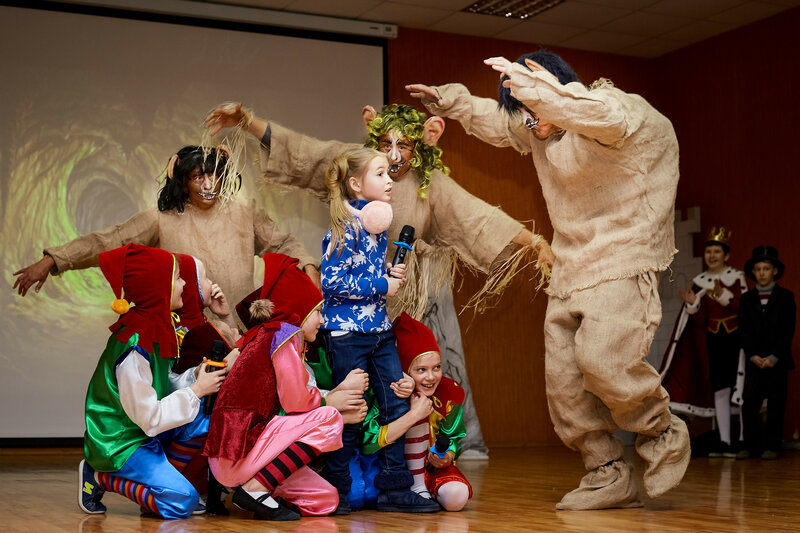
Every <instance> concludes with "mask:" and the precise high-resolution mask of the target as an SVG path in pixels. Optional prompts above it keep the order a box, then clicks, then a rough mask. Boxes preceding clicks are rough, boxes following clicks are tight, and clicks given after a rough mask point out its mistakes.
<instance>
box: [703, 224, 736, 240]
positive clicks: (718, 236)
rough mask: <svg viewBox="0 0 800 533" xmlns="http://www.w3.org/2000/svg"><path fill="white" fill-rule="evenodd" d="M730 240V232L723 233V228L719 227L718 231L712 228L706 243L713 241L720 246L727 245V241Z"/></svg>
mask: <svg viewBox="0 0 800 533" xmlns="http://www.w3.org/2000/svg"><path fill="white" fill-rule="evenodd" d="M730 238H731V232H730V231H729V232H728V233H725V227H724V226H720V227H719V231H717V228H714V227H712V228H711V231H709V232H708V238H707V239H706V242H710V241H715V242H720V243H722V244H728V239H730Z"/></svg>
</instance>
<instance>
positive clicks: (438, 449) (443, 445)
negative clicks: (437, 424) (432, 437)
mask: <svg viewBox="0 0 800 533" xmlns="http://www.w3.org/2000/svg"><path fill="white" fill-rule="evenodd" d="M449 447H450V437H448V436H447V435H445V434H444V433H439V435H438V436H437V437H436V442H434V444H433V446H431V452H433V453H435V454H436V455H438V456H439V458H440V459H444V457H445V455H447V449H448V448H449ZM426 468H427V469H428V472H433V471H434V469H435V467H434V466H433V465H432V464H431V463H428V465H427V466H426Z"/></svg>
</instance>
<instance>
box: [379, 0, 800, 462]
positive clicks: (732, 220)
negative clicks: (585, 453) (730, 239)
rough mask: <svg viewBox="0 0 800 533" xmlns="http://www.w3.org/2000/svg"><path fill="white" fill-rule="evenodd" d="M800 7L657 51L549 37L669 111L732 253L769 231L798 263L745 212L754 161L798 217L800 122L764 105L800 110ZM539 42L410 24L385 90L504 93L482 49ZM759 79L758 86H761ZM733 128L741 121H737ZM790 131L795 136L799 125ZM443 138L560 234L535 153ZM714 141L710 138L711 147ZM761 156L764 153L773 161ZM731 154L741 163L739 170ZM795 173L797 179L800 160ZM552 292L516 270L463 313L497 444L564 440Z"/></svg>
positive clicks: (688, 170)
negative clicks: (555, 388)
mask: <svg viewBox="0 0 800 533" xmlns="http://www.w3.org/2000/svg"><path fill="white" fill-rule="evenodd" d="M798 13H800V9H795V10H793V11H790V12H789V14H790V15H791V17H788V16H786V15H780V16H778V17H774V18H772V19H769V20H767V21H764V22H761V23H757V24H755V25H753V26H751V27H748V28H743V29H740V30H737V31H734V32H731V33H729V34H726V35H724V36H721V37H719V38H716V39H712V40H710V41H706V42H704V43H700V44H698V45H695V46H693V47H691V48H688V49H686V50H685V51H681V52H677V53H673V54H670V55H667V56H666V57H664V58H659V59H655V60H646V59H638V58H631V57H624V56H616V55H611V54H601V53H592V52H584V51H578V50H569V49H560V48H557V47H550V49H551V50H552V51H554V52H556V53H558V54H560V55H561V56H562V57H563V58H564V59H565V60H566V61H567V62H569V63H570V64H571V65H572V66H573V68H574V69H575V71H576V72H577V73H578V75H579V76H580V77H581V80H582V81H583V82H584V83H590V82H591V81H592V80H594V79H596V78H598V77H601V76H604V77H607V78H611V79H612V80H613V81H614V82H615V83H616V84H617V86H619V87H620V88H622V89H623V90H626V91H628V92H635V93H638V94H641V95H643V96H644V97H645V98H647V99H648V100H650V101H652V102H653V103H654V104H655V105H656V106H657V107H658V108H659V109H660V110H662V112H664V114H666V115H667V116H668V117H670V118H673V121H674V122H675V124H676V131H677V132H678V136H679V141H680V142H681V151H682V176H683V177H682V179H681V185H680V189H679V196H678V204H677V206H678V207H679V208H684V207H688V206H693V205H700V206H701V207H702V211H703V216H704V219H705V221H707V222H708V223H709V224H711V222H712V220H713V219H715V218H719V222H716V221H714V223H717V224H719V223H723V224H726V225H730V226H732V227H734V228H736V229H738V228H742V229H741V233H739V232H738V231H737V234H738V235H742V241H741V242H742V243H743V244H742V245H741V247H742V248H741V249H740V250H739V251H738V252H737V253H736V254H735V255H734V257H733V262H734V264H736V265H741V264H742V263H743V262H744V260H745V259H746V257H745V255H747V256H749V254H745V253H743V252H742V250H749V248H751V247H752V246H754V245H756V244H758V243H759V242H761V240H763V239H766V240H767V241H770V242H773V243H775V244H776V246H778V247H779V248H780V249H781V251H782V254H783V253H786V257H787V260H789V261H790V262H789V267H790V268H792V267H793V266H794V267H796V266H797V265H800V260H797V259H793V258H796V254H797V251H790V250H789V244H788V243H787V242H786V241H785V240H781V239H777V238H775V239H772V238H771V236H773V235H776V233H777V232H776V231H774V230H771V229H770V228H767V227H765V228H764V231H762V232H761V233H757V232H755V231H751V232H750V233H748V234H746V235H747V237H746V238H745V232H744V227H745V226H746V224H745V223H744V221H743V220H742V219H743V215H745V214H746V213H748V212H752V213H755V209H754V206H752V202H748V201H747V200H748V199H752V198H753V194H752V193H753V191H752V187H753V184H754V181H755V180H754V178H755V177H756V175H755V174H756V173H757V175H758V177H759V179H762V178H766V177H767V172H768V173H769V178H768V181H767V183H775V180H779V179H780V180H783V181H782V182H781V183H780V184H776V185H775V186H774V187H772V188H773V189H774V190H770V191H768V194H769V197H770V198H773V200H770V201H769V202H768V203H767V206H768V208H769V210H770V211H771V212H772V214H771V215H770V217H769V218H768V220H770V221H771V222H772V221H780V225H781V227H789V226H788V223H789V222H790V220H789V219H793V221H794V227H795V228H796V227H797V223H796V221H797V217H796V215H795V214H794V213H795V212H796V211H793V210H791V209H789V208H788V207H789V205H788V204H789V202H792V201H794V202H796V201H797V198H798V195H797V194H794V195H792V196H793V197H791V196H789V195H785V194H782V192H781V191H782V188H781V187H783V184H784V182H785V181H786V178H787V177H788V176H792V173H791V172H789V169H788V163H787V161H788V157H787V155H788V153H789V152H788V151H786V148H788V144H789V143H790V142H791V141H790V140H789V137H790V135H791V133H792V132H791V131H789V129H791V128H793V127H794V128H796V127H797V124H798V121H797V120H794V121H793V122H792V123H793V124H794V126H792V125H789V126H787V127H786V128H778V129H777V130H776V129H775V128H776V125H775V124H774V123H773V121H772V120H769V121H764V114H763V113H764V110H765V108H766V109H769V110H783V111H784V114H786V115H790V114H791V113H792V112H794V114H795V118H796V114H797V110H798V106H797V104H796V103H795V104H794V107H793V111H789V109H788V103H789V101H790V100H789V99H788V91H789V90H790V89H789V87H790V84H789V80H788V79H786V76H787V75H788V74H789V73H791V72H793V73H794V74H793V76H794V79H795V81H797V77H796V74H797V66H796V65H797V63H798V62H797V61H796V58H795V57H794V56H793V55H787V52H788V51H789V50H790V49H791V47H790V46H789V45H791V44H792V42H793V43H794V45H795V46H794V50H795V51H796V50H797V46H796V44H797V37H796V33H797V32H796V28H797V27H800V24H798V19H799V18H800V17H799V16H798ZM792 24H794V28H795V31H794V33H792V32H790V31H786V37H782V38H780V39H778V44H779V45H780V46H777V47H775V46H774V45H773V43H774V42H775V40H774V39H773V38H772V37H773V35H774V34H776V33H778V32H780V31H784V30H786V29H787V28H789V27H792ZM720 40H721V41H723V42H722V43H720V42H718V41H720ZM790 41H791V42H790ZM537 48H538V47H537V46H535V45H530V44H526V43H519V42H512V41H501V40H496V39H486V38H477V37H467V36H460V35H453V34H445V33H439V32H429V31H424V30H413V29H408V28H401V29H400V35H399V38H398V39H396V40H393V41H390V44H389V49H388V65H389V69H388V70H389V77H388V82H389V101H390V102H398V103H407V104H411V105H416V106H417V107H420V106H419V104H418V101H416V100H414V99H412V98H411V97H409V96H408V95H407V93H406V91H405V90H404V85H405V84H407V83H425V84H429V85H440V84H444V83H449V82H460V83H463V84H464V85H466V86H467V87H468V88H469V89H470V91H471V92H472V93H473V94H475V95H478V96H486V97H495V95H496V94H497V83H498V76H497V75H496V73H495V72H494V71H493V70H491V69H490V68H489V67H486V66H485V65H483V63H482V61H483V59H484V58H487V57H491V56H495V55H502V56H505V57H507V58H509V59H511V60H513V59H515V58H516V57H518V56H519V55H521V54H523V53H526V52H530V51H532V50H535V49H537ZM756 56H757V57H760V58H761V59H762V60H763V59H764V56H767V57H769V65H768V66H767V68H766V69H765V68H764V65H763V63H762V64H759V63H758V61H757V60H756ZM781 58H783V59H781ZM790 63H793V65H790ZM731 67H733V68H734V73H728V74H725V75H717V74H715V73H716V72H717V70H716V69H725V68H731ZM765 70H766V71H767V72H764V71H765ZM795 86H796V84H795ZM754 87H761V89H760V90H759V91H756V92H755V94H754ZM753 100H756V101H755V102H754V101H753ZM767 101H768V102H767ZM709 102H717V103H716V104H712V105H709ZM673 115H674V117H673ZM779 117H780V115H776V116H775V117H774V118H776V119H777V118H779ZM737 125H738V126H737ZM731 131H737V134H736V135H731ZM775 133H780V134H781V135H784V137H782V138H781V139H780V141H779V142H774V141H776V140H773V141H770V140H769V139H772V138H773V135H775ZM755 139H758V141H757V142H754V140H755ZM793 140H795V141H796V140H797V135H796V134H795V135H794V139H793ZM440 145H441V147H442V148H443V149H444V157H443V159H444V161H445V163H446V164H447V165H448V166H449V167H450V169H451V176H453V178H454V179H455V180H456V181H458V182H459V183H460V184H461V185H462V186H464V187H465V188H466V189H467V190H469V191H470V192H472V193H473V194H475V195H477V196H478V197H481V198H483V199H484V200H486V201H487V202H489V203H491V204H495V205H500V206H502V208H503V209H504V210H505V211H506V212H507V213H509V214H510V215H511V216H513V217H515V218H517V219H519V220H530V219H533V220H535V221H536V228H537V231H538V232H540V233H542V234H544V235H545V236H546V237H547V238H548V239H550V238H551V237H552V227H551V226H550V222H549V220H548V216H547V211H546V208H545V205H544V200H543V198H542V195H541V189H540V187H539V183H538V180H537V178H536V173H535V170H534V167H533V163H532V161H531V159H530V157H529V156H521V155H520V154H518V153H517V152H515V151H513V150H512V149H510V148H506V149H498V148H494V147H492V146H489V145H488V144H485V143H483V142H481V141H479V140H477V139H476V138H475V137H469V136H467V135H466V134H465V133H464V131H463V129H462V128H461V126H460V125H459V124H458V123H457V122H453V121H448V122H447V130H446V131H445V134H444V136H443V137H442V140H441V142H440ZM708 145H713V146H714V147H715V148H714V150H713V151H709V150H707V149H706V147H707V146H708ZM767 148H769V149H767ZM754 149H757V150H754ZM747 154H750V155H747ZM762 156H764V157H767V156H768V159H769V162H768V164H765V162H764V161H763V160H762ZM734 168H738V170H737V171H735V172H733V169H734ZM721 169H724V170H725V172H724V173H722V172H720V170H721ZM727 176H734V177H735V179H736V181H733V182H731V183H730V184H728V182H727ZM793 177H794V178H795V181H794V184H793V186H794V187H795V188H794V191H795V192H796V191H797V188H796V187H797V185H796V183H797V182H796V178H797V177H798V175H797V172H796V171H795V172H794V174H793ZM687 182H688V183H687ZM725 190H728V191H730V192H725ZM764 193H765V194H766V193H767V191H764ZM721 204H722V205H724V207H721ZM753 222H754V221H752V220H750V221H748V223H747V226H748V227H750V228H751V230H755V229H756V227H755V225H754V224H753ZM776 224H777V222H776ZM762 235H763V236H762ZM792 238H793V237H792ZM751 241H752V244H751ZM737 246H738V245H737ZM792 253H794V254H795V255H794V256H792V255H791V254H792ZM786 278H787V282H788V281H789V280H790V279H797V278H798V276H796V275H794V276H792V275H791V272H790V273H789V274H787V276H786ZM481 283H482V278H475V277H473V276H471V275H469V274H467V275H465V276H464V277H463V286H462V287H461V290H460V291H459V292H457V293H456V306H457V307H458V306H459V305H460V304H463V303H464V302H465V301H466V300H467V299H468V297H469V295H471V294H473V293H474V292H475V291H476V290H477V289H478V288H479V287H480V284H481ZM795 290H796V292H797V291H798V290H800V287H798V288H796V289H795ZM545 304H546V297H545V295H544V294H543V293H542V294H539V295H538V296H536V297H535V298H534V297H533V292H532V285H531V284H530V283H526V282H524V281H522V280H520V281H518V282H517V283H516V284H514V285H513V286H512V287H511V289H510V290H509V291H507V293H506V295H505V296H504V297H503V299H502V301H501V304H500V305H499V306H498V307H497V308H496V309H494V310H492V311H490V312H488V313H487V314H485V315H483V316H480V317H477V318H476V319H474V320H473V319H472V316H471V315H468V314H466V313H465V314H464V315H462V316H461V317H460V321H461V326H462V333H463V340H464V347H465V352H466V358H467V368H468V372H469V375H470V381H471V383H472V387H473V391H474V395H475V404H476V407H477V410H478V413H479V416H480V419H481V424H482V427H483V432H484V437H485V440H486V442H487V444H488V445H489V446H490V447H491V446H506V445H521V444H531V445H536V444H549V443H554V442H558V438H557V437H556V435H555V433H554V432H553V429H552V423H551V422H550V417H549V414H548V411H547V401H546V398H545V393H544V341H543V331H542V330H543V323H544V310H545Z"/></svg>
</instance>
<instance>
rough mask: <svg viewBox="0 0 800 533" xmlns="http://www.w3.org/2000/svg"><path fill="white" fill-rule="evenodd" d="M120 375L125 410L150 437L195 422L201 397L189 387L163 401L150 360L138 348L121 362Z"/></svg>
mask: <svg viewBox="0 0 800 533" xmlns="http://www.w3.org/2000/svg"><path fill="white" fill-rule="evenodd" d="M116 377H117V385H118V386H119V399H120V402H121V403H122V409H123V410H124V411H125V414H126V415H128V418H130V419H131V420H133V422H134V423H135V424H136V425H138V426H139V427H140V428H142V431H144V432H145V434H146V435H147V436H149V437H155V436H156V435H159V434H160V433H163V432H165V431H168V430H170V429H173V428H176V427H179V426H182V425H184V424H186V423H188V422H191V421H192V420H194V418H195V417H196V416H197V413H198V412H199V410H200V399H199V398H198V397H197V395H195V393H194V392H193V391H192V389H189V388H182V389H180V390H177V391H175V392H173V393H171V394H169V395H168V396H165V397H164V398H162V399H161V400H159V399H158V396H157V394H156V390H155V389H154V388H153V373H152V371H151V370H150V363H148V361H147V359H145V358H144V357H143V356H142V355H141V354H140V353H138V352H137V351H135V350H133V351H131V352H130V353H129V354H128V356H127V357H125V359H124V360H123V361H122V362H121V363H120V364H118V365H117V368H116Z"/></svg>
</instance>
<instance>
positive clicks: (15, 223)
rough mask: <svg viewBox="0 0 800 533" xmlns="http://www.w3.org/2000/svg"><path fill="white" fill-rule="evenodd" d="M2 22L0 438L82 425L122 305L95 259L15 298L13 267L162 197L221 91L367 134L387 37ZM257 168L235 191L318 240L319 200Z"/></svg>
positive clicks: (318, 127)
mask: <svg viewBox="0 0 800 533" xmlns="http://www.w3.org/2000/svg"><path fill="white" fill-rule="evenodd" d="M0 27H1V28H2V30H0V43H1V44H2V50H3V52H4V53H3V54H2V56H1V57H0V66H2V73H3V79H2V86H1V87H0V169H2V173H1V174H0V217H1V219H2V228H1V229H0V247H2V250H3V252H2V268H3V274H4V276H3V279H4V280H5V281H6V285H5V288H4V289H3V290H2V291H0V361H1V362H2V365H1V366H0V368H2V371H0V404H1V405H2V406H3V409H2V410H0V438H57V437H80V436H82V435H83V431H84V422H83V402H84V396H85V393H86V386H87V384H88V381H89V378H90V376H91V373H92V371H93V369H94V366H95V364H96V362H97V360H98V358H99V355H100V353H101V352H102V350H103V347H104V346H105V343H106V341H107V339H108V335H109V332H108V329H107V328H108V326H109V325H110V324H111V323H112V322H113V321H114V320H115V319H116V318H115V317H116V315H114V314H113V312H112V311H111V310H110V308H109V304H110V302H111V300H112V299H113V296H112V293H111V291H110V289H109V286H108V284H107V282H106V281H105V278H104V277H103V276H102V274H101V272H100V270H99V269H88V270H83V271H73V272H67V273H65V274H64V275H63V276H60V277H53V276H51V277H50V278H49V279H48V281H47V283H46V284H45V286H44V287H43V289H42V291H41V292H40V293H38V294H35V293H33V291H31V292H29V293H28V295H27V296H26V297H24V298H22V297H20V296H18V295H17V294H16V292H13V291H12V290H11V286H12V284H13V282H14V276H13V275H12V273H13V272H14V271H16V270H18V269H19V268H21V267H23V266H26V265H29V264H31V263H33V262H34V261H36V260H38V259H40V258H41V253H42V249H43V248H44V247H45V246H48V245H56V244H62V243H65V242H67V241H69V240H71V239H73V238H75V237H77V236H79V235H82V234H85V233H87V232H91V231H95V230H98V229H102V228H105V227H108V226H110V225H112V224H114V223H117V222H122V221H124V220H125V219H127V218H128V217H129V216H131V215H132V214H134V213H136V212H137V211H140V210H144V209H148V208H152V207H154V206H155V205H156V194H157V190H158V188H159V186H160V183H161V181H160V180H161V179H162V178H163V176H164V169H165V167H166V164H167V161H168V160H169V158H170V156H171V155H172V154H173V153H174V152H175V151H177V150H178V148H180V147H181V146H184V145H187V144H197V143H198V142H199V141H200V137H201V134H202V119H203V118H204V117H205V115H206V113H207V112H208V111H209V110H210V109H212V108H213V107H215V106H216V105H217V104H218V103H220V102H224V101H241V102H244V103H245V104H246V105H249V106H251V107H253V108H254V110H255V111H256V113H257V115H258V116H261V117H264V118H268V119H270V120H274V121H276V122H278V123H280V124H283V125H285V126H288V127H291V128H293V129H295V130H298V131H301V132H304V133H309V134H312V135H314V136H316V137H319V138H323V139H340V140H344V141H353V142H357V141H360V140H361V139H363V136H364V127H363V124H362V123H361V114H360V110H361V108H362V107H363V106H364V105H365V104H371V105H373V106H375V107H379V106H380V105H381V104H382V100H383V94H384V92H383V80H384V72H383V68H384V65H383V47H382V46H381V45H379V44H377V45H373V44H354V43H352V42H336V41H323V40H315V39H309V38H298V37H287V36H279V35H271V34H263V33H250V32H245V31H234V30H228V29H216V28H206V27H199V26H191V25H185V24H172V23H165V22H153V21H143V20H133V19H123V18H112V17H105V16H96V15H85V14H76V13H64V12H52V11H43V10H32V9H25V8H14V7H0ZM248 153H249V154H250V155H251V156H252V157H255V156H256V155H257V144H256V143H255V141H253V143H252V144H251V145H250V146H249V147H248ZM256 169H257V167H256V166H254V165H252V164H251V165H250V166H249V167H248V168H246V169H245V171H244V184H243V189H242V190H241V191H240V192H239V195H240V196H241V197H245V198H247V197H252V198H255V199H256V202H257V203H258V204H260V205H262V206H263V207H264V208H266V210H267V212H268V213H270V215H271V216H272V218H273V219H275V220H276V221H277V222H278V223H279V225H280V226H281V227H282V229H284V230H286V231H290V232H292V233H293V234H295V235H296V236H297V237H299V238H300V239H301V240H302V241H303V242H304V244H305V245H306V247H307V248H308V250H309V251H310V252H312V254H314V255H319V254H320V247H321V244H320V243H321V240H322V235H323V233H324V231H325V230H326V229H327V225H328V215H327V210H326V208H325V207H324V206H323V205H322V204H321V203H320V202H319V201H318V200H316V199H314V198H312V197H311V196H308V195H306V194H304V193H301V192H297V191H289V192H286V191H278V190H275V189H274V188H271V187H269V186H265V185H263V184H262V183H260V182H259V176H258V173H257V171H256ZM260 275H261V270H256V278H258V277H259V276H260ZM259 284H260V282H259V281H258V280H257V279H256V280H254V287H255V286H257V285H259Z"/></svg>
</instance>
